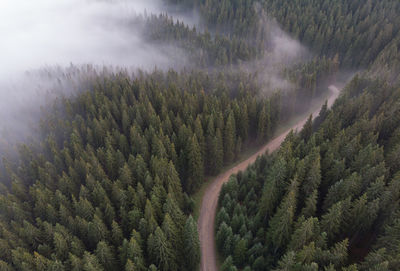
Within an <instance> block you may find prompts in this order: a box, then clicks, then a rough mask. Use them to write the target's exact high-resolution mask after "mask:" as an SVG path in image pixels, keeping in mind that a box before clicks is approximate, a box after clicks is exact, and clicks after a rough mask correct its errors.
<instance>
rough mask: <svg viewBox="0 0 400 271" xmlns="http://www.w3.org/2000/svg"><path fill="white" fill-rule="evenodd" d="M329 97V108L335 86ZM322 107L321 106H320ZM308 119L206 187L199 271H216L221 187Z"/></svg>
mask: <svg viewBox="0 0 400 271" xmlns="http://www.w3.org/2000/svg"><path fill="white" fill-rule="evenodd" d="M329 90H330V96H329V98H328V106H329V107H330V106H331V105H332V104H333V103H334V101H335V100H336V98H337V97H338V96H339V93H340V91H339V89H338V88H337V87H336V86H333V85H332V86H330V87H329ZM321 106H322V104H321ZM319 110H320V108H319V109H318V110H317V111H315V112H314V113H312V114H313V117H316V116H318V114H319ZM307 119H308V117H306V118H304V119H302V120H301V121H299V122H298V123H296V124H295V125H294V126H292V127H291V128H290V129H288V130H287V131H285V132H283V133H282V134H280V135H279V136H277V137H276V138H274V139H273V140H271V141H270V142H269V143H267V144H266V145H264V146H263V147H261V148H260V150H259V151H258V152H257V153H255V154H253V155H252V156H251V157H249V158H248V159H246V160H245V161H243V162H241V163H240V164H238V165H236V166H234V167H232V168H230V169H229V170H227V171H225V172H223V173H221V174H220V175H218V176H217V177H216V178H215V179H214V180H213V181H212V183H211V184H210V185H209V186H208V187H207V189H206V191H205V193H204V196H203V200H202V203H201V209H200V216H199V221H198V230H199V238H200V246H201V263H200V270H201V271H217V258H216V255H217V254H216V248H215V240H214V238H215V237H214V223H215V215H216V212H217V203H218V196H219V192H220V191H221V188H222V185H223V184H224V183H225V182H227V181H228V180H229V177H230V176H231V175H232V174H235V173H237V172H239V171H244V170H245V169H246V168H247V167H248V166H249V165H250V164H252V163H254V162H255V160H256V159H257V157H258V156H260V155H263V154H264V153H265V152H266V151H267V150H268V151H269V152H273V151H275V150H277V149H278V148H279V146H280V145H281V143H282V142H283V140H284V139H285V137H286V135H287V134H288V133H289V132H290V131H291V130H300V129H301V128H302V127H303V126H304V124H305V123H306V121H307Z"/></svg>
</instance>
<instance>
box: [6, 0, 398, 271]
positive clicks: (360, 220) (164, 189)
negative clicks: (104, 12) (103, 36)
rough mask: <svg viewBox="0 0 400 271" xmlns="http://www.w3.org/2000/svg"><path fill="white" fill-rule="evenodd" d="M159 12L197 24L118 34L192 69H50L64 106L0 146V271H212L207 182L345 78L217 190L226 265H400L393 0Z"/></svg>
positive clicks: (56, 105) (156, 18)
mask: <svg viewBox="0 0 400 271" xmlns="http://www.w3.org/2000/svg"><path fill="white" fill-rule="evenodd" d="M163 3H164V4H165V5H171V6H172V7H175V8H176V9H177V10H183V11H193V10H195V11H196V12H198V13H199V14H200V18H201V20H200V22H199V24H197V25H193V26H190V25H189V24H186V23H185V22H184V21H179V20H177V19H175V18H174V17H173V16H172V15H169V14H168V13H167V12H165V13H160V14H153V13H144V14H135V15H132V18H130V19H129V20H126V21H124V27H127V28H128V29H130V28H131V29H132V31H133V30H135V31H137V29H139V31H140V32H141V34H142V35H143V39H144V40H145V41H146V43H148V44H155V45H157V46H171V47H173V48H178V49H179V50H182V52H184V54H185V56H186V57H187V58H188V63H190V64H189V65H187V67H185V68H183V69H174V67H171V68H169V69H158V68H157V67H154V69H152V70H146V69H135V70H130V69H128V68H107V67H104V68H103V69H98V68H97V67H95V66H92V65H90V64H87V65H83V66H79V65H73V64H71V66H70V67H69V68H68V69H65V70H62V72H61V73H62V74H61V75H60V74H57V73H55V72H54V73H52V72H51V71H50V72H49V76H54V78H55V79H56V80H59V81H63V82H64V81H65V82H68V84H66V85H68V86H69V87H70V88H71V91H70V93H73V94H71V95H67V94H63V95H60V96H59V97H57V98H56V99H54V100H53V101H52V102H51V103H50V104H49V105H46V107H45V108H42V113H41V119H40V122H39V123H38V124H37V131H39V132H38V134H37V135H36V136H35V139H34V140H31V141H29V140H28V141H26V142H21V143H20V144H18V146H17V148H18V154H15V153H12V151H10V150H11V149H12V147H10V146H11V145H12V143H11V142H10V139H9V138H6V137H3V138H0V158H2V162H1V163H0V270H1V271H3V270H4V271H6V270H7V271H11V270H52V271H53V270H82V271H92V270H93V271H94V270H127V271H128V270H129V271H133V270H134V271H147V270H148V271H156V270H160V271H167V270H172V271H174V270H199V269H200V270H204V269H203V267H200V266H199V265H200V260H201V257H202V255H201V250H200V240H199V232H198V225H197V221H196V217H194V213H195V211H196V209H197V208H199V206H198V204H199V203H198V202H196V200H195V197H194V195H196V193H198V192H199V191H201V189H202V187H203V185H204V183H205V180H206V179H212V178H214V177H215V176H217V175H218V174H220V173H221V172H224V171H225V170H226V168H229V167H230V166H232V165H233V164H234V163H236V162H237V161H240V160H241V159H243V158H244V157H245V153H246V151H248V150H249V149H257V148H260V147H261V146H263V145H264V144H265V143H267V142H268V141H269V140H271V139H273V138H274V136H276V135H277V133H278V132H279V131H280V129H281V128H282V127H284V126H285V125H287V124H288V123H289V122H290V121H291V120H293V119H294V118H296V117H298V116H300V115H302V114H304V113H307V112H309V110H310V108H311V107H312V106H313V104H314V103H315V101H323V100H324V99H326V97H327V92H328V86H329V85H330V84H335V83H343V82H347V84H346V86H345V87H344V89H343V90H342V93H341V95H340V97H339V98H338V99H337V101H336V102H335V104H334V105H333V106H332V107H331V108H328V106H327V104H326V103H325V105H324V106H322V108H321V109H320V112H319V115H318V116H316V118H315V119H314V120H313V119H312V118H311V117H310V118H309V120H308V121H307V123H306V124H305V125H304V128H303V129H302V130H301V131H298V132H296V131H292V132H291V133H289V135H288V136H287V137H286V139H285V141H284V142H283V144H282V145H281V147H280V149H279V150H278V151H277V152H274V153H266V154H265V155H263V156H261V157H259V158H258V159H257V160H256V162H255V163H254V164H252V165H251V166H250V167H249V168H248V169H247V170H245V171H243V172H239V173H238V174H235V175H232V176H231V177H230V180H229V182H228V183H226V184H224V185H223V187H222V190H221V193H220V195H219V199H218V211H217V216H216V218H215V219H216V223H215V225H214V226H215V240H216V247H217V250H218V253H219V255H218V256H219V258H220V260H221V263H220V266H219V268H220V270H222V271H235V270H246V271H250V270H254V271H257V270H282V271H283V270H289V271H292V270H293V271H300V270H301V271H302V270H304V271H306V270H307V271H311V270H315V271H317V270H326V271H334V270H342V271H357V270H360V271H364V270H365V271H367V270H371V271H372V270H383V271H384V270H400V257H399V255H400V254H399V253H400V250H399V249H400V246H399V245H400V212H399V210H400V209H399V207H400V206H399V204H400V54H399V50H400V33H399V31H400V2H398V1H396V0H382V1H372V0H364V1H361V0H356V1H348V0H339V1H328V0H322V1H321V0H295V1H277V0H163ZM277 40H278V43H277V44H276V42H277ZM279 42H281V43H279ZM284 45H285V46H288V49H285V48H286V47H285V46H284ZM279 47H283V49H282V50H283V51H281V50H278V49H280V48H279ZM132 50H133V48H132ZM291 51H293V52H295V53H296V55H295V56H290V53H291ZM51 74H53V75H51ZM354 74H355V75H354ZM353 75H354V77H353ZM77 77H78V78H84V79H82V80H80V81H79V82H78V83H77V82H76V81H74V78H77ZM349 78H351V80H349ZM211 226H212V225H211Z"/></svg>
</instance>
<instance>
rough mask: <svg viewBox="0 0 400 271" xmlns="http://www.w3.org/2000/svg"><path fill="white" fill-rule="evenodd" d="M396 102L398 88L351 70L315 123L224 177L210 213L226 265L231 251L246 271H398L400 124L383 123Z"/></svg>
mask: <svg viewBox="0 0 400 271" xmlns="http://www.w3.org/2000/svg"><path fill="white" fill-rule="evenodd" d="M359 88H362V89H363V90H364V91H361V90H360V89H359ZM399 105H400V92H399V88H398V87H394V86H391V85H388V84H385V83H383V82H382V81H378V80H372V79H367V78H360V77H357V78H355V79H354V80H353V81H352V82H351V83H350V84H349V86H348V87H347V88H346V89H345V91H344V94H343V96H342V97H341V98H339V100H338V101H337V102H336V104H335V105H334V107H333V109H332V110H328V109H327V107H326V106H324V107H323V108H322V111H321V114H320V117H321V118H320V119H317V121H318V122H317V123H313V122H312V121H311V119H309V121H308V122H307V124H306V125H305V128H304V129H303V130H302V131H301V132H300V133H299V134H294V133H291V134H289V135H288V137H287V138H286V140H285V142H284V143H283V144H282V146H281V149H280V150H279V151H278V152H277V153H275V154H273V155H272V156H267V157H261V158H259V159H258V160H257V161H256V163H255V164H254V165H252V166H250V167H249V168H248V169H247V170H246V171H245V172H244V173H240V174H238V175H237V176H236V177H232V178H231V180H230V182H228V183H227V184H225V185H224V186H223V188H222V191H221V194H220V199H219V205H220V210H219V212H218V213H217V219H216V222H217V229H218V230H217V233H216V234H217V235H216V236H217V246H218V249H219V250H220V251H221V253H222V255H223V256H225V257H227V258H226V266H230V265H231V262H230V260H229V259H230V257H232V259H234V260H233V264H234V265H235V266H236V267H238V268H243V267H244V266H246V265H248V266H251V267H252V269H253V270H397V269H398V268H399V266H400V265H399V258H398V254H396V253H398V245H397V243H398V242H400V241H399V240H400V238H399V235H398V234H397V230H398V228H399V227H398V224H399V223H398V210H399V204H398V200H399V198H400V193H399V191H400V190H399V187H398V185H399V183H398V181H399V176H400V175H399V174H400V173H399V172H398V168H397V164H396V163H393V162H391V161H392V160H390V159H391V156H392V155H393V154H392V147H393V146H396V144H397V139H394V137H395V136H396V135H397V133H398V132H397V128H396V126H393V127H392V128H390V129H387V125H388V124H389V123H391V125H392V123H393V121H394V122H395V123H396V125H400V120H399V119H398V118H397V110H398V109H399ZM350 112H352V113H350ZM342 120H344V121H342ZM333 124H335V125H337V126H338V128H335V129H332V127H333ZM382 133H383V134H382ZM377 135H380V136H377ZM394 142H396V143H394ZM261 186H263V187H264V188H263V189H262V190H261V189H260V187H261ZM234 187H235V188H234ZM257 187H258V189H255V188H257ZM242 210H246V211H242ZM239 217H243V218H241V219H239ZM241 229H243V230H241ZM246 229H247V230H246ZM226 240H230V242H232V240H233V243H232V244H231V245H230V246H227V245H226ZM244 246H246V247H247V257H243V258H242V254H241V251H242V247H244ZM243 259H244V261H242V260H243Z"/></svg>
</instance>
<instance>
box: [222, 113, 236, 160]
mask: <svg viewBox="0 0 400 271" xmlns="http://www.w3.org/2000/svg"><path fill="white" fill-rule="evenodd" d="M235 141H236V125H235V118H234V116H233V112H230V113H229V116H228V119H227V120H226V124H225V130H224V140H223V143H224V161H225V164H230V163H231V162H232V161H233V159H234V158H235Z"/></svg>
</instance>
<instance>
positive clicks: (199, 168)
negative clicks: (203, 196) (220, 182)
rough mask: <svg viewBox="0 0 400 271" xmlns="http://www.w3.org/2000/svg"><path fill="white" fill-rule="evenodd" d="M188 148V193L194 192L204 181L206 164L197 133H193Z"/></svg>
mask: <svg viewBox="0 0 400 271" xmlns="http://www.w3.org/2000/svg"><path fill="white" fill-rule="evenodd" d="M188 148H189V149H188V155H187V159H188V161H187V163H188V169H187V172H188V178H187V181H186V182H187V183H186V185H185V186H186V191H187V192H188V193H193V192H194V191H196V190H197V189H198V188H199V187H200V186H201V184H202V183H203V181H204V164H203V159H202V156H201V150H200V147H199V144H198V142H197V137H196V135H193V137H192V139H191V141H190V144H189V145H188Z"/></svg>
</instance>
